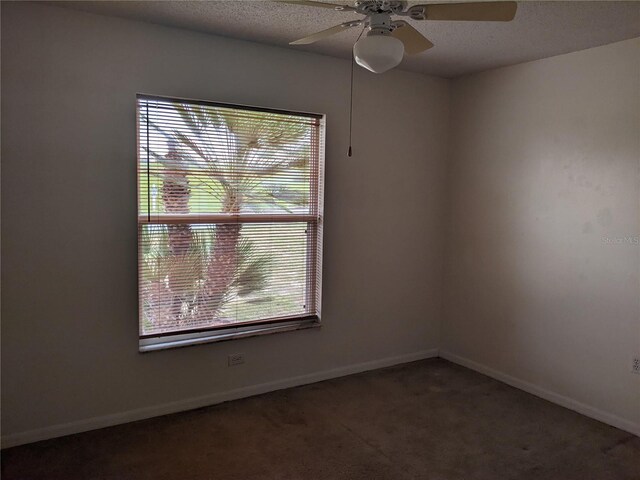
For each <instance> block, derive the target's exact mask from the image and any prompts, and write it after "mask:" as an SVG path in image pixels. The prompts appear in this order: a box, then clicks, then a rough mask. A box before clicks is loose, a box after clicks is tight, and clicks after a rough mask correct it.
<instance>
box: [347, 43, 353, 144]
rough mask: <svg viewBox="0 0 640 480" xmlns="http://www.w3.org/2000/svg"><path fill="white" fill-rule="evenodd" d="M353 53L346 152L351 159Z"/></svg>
mask: <svg viewBox="0 0 640 480" xmlns="http://www.w3.org/2000/svg"><path fill="white" fill-rule="evenodd" d="M353 63H354V60H353V52H352V53H351V90H350V92H349V150H348V151H347V156H348V157H351V155H352V151H351V131H352V123H353V67H354V65H353Z"/></svg>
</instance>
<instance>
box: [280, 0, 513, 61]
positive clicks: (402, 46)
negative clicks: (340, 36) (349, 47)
mask: <svg viewBox="0 0 640 480" xmlns="http://www.w3.org/2000/svg"><path fill="white" fill-rule="evenodd" d="M280 3H290V4H293V5H304V6H308V7H317V8H328V9H332V10H337V11H340V12H354V13H358V14H360V15H364V16H365V18H362V19H357V20H350V21H348V22H344V23H341V24H340V25H336V26H335V27H331V28H328V29H326V30H322V31H321V32H317V33H314V34H313V35H309V36H307V37H304V38H301V39H299V40H295V41H293V42H291V43H290V45H306V44H310V43H315V42H317V41H318V40H322V39H324V38H327V37H329V36H331V35H334V34H336V33H339V32H342V31H343V30H346V29H348V28H352V27H358V26H361V25H363V26H364V28H365V29H367V34H366V36H364V37H363V38H359V39H358V41H357V42H356V43H355V45H354V46H353V55H354V57H355V61H356V63H357V64H358V65H360V66H361V67H364V68H366V69H367V70H370V71H372V72H374V73H383V72H386V71H387V70H390V69H392V68H393V67H395V66H397V65H398V64H399V63H400V62H401V61H402V57H403V55H404V54H405V53H406V54H408V55H415V54H417V53H421V52H424V51H425V50H428V49H429V48H431V47H433V43H431V42H430V41H429V40H427V39H426V38H425V37H424V36H423V35H422V34H421V33H420V32H418V31H417V30H416V29H415V28H413V27H412V26H411V25H410V24H409V23H408V22H407V21H405V20H393V19H392V18H391V17H392V16H393V15H397V16H399V17H407V18H408V19H411V20H455V21H475V22H509V21H511V20H513V18H514V16H515V14H516V9H517V7H518V5H517V3H516V2H472V3H437V4H427V5H413V6H408V5H407V2H405V1H402V0H357V1H356V2H355V3H354V4H353V6H350V5H337V4H334V3H324V2H315V1H296V0H280ZM363 32H364V31H363Z"/></svg>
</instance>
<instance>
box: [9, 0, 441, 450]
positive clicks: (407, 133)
mask: <svg viewBox="0 0 640 480" xmlns="http://www.w3.org/2000/svg"><path fill="white" fill-rule="evenodd" d="M138 92H142V93H150V94H156V95H170V96H177V97H187V98H197V99H207V100H215V101H222V102H235V103H243V104H251V105H258V106H266V107H274V108H284V109H291V110H302V111H311V112H320V113H326V114H327V163H326V205H325V213H326V224H325V242H324V248H325V251H324V260H325V265H324V288H323V300H324V303H323V323H324V325H323V327H322V329H320V330H318V329H314V330H310V331H301V332H293V333H287V334H278V335H272V336H267V337H260V338H252V339H246V340H238V341H233V342H226V343H219V344H209V345H205V346H197V347H189V348H184V349H178V350H170V351H162V352H154V353H148V354H139V353H138V340H137V295H136V269H137V267H136V265H137V259H136V199H135V195H136V193H135V192H136V183H135V177H136V175H135V166H136V158H135V152H136V147H135V142H136V131H135V94H136V93H138ZM348 92H349V62H347V61H344V60H339V59H334V58H330V57H324V56H318V55H312V54H306V53H298V52H295V51H293V50H291V49H279V48H274V47H268V46H264V45H258V44H253V43H248V42H242V41H236V40H231V39H225V38H218V37H213V36H208V35H204V34H198V33H192V32H189V31H184V30H179V29H171V28H166V27H161V26H154V25H150V24H144V23H138V22H134V21H127V20H122V19H116V18H109V17H101V16H96V15H90V14H86V13H80V12H77V11H73V10H66V9H61V8H58V7H52V6H46V5H37V4H20V3H7V2H3V4H2V157H3V158H2V160H3V165H2V167H3V171H2V174H3V175H2V216H3V229H2V246H3V250H2V264H3V270H2V287H3V299H2V300H3V301H2V317H3V318H2V320H3V322H2V434H3V437H4V441H5V443H4V444H5V445H9V444H15V443H19V442H24V441H31V440H35V439H38V438H43V437H47V436H54V435H59V434H63V433H69V432H73V431H78V430H82V429H86V428H91V427H96V426H100V425H107V424H111V423H117V422H121V421H126V420H130V419H135V418H140V417H143V416H146V415H153V414H157V413H165V412H167V411H172V410H178V409H180V408H188V407H190V406H191V407H192V406H198V405H203V404H207V403H211V402H213V401H217V400H221V399H225V398H231V397H233V396H240V395H246V394H249V393H255V392H257V391H264V390H268V389H270V388H276V387H278V386H285V385H290V384H292V383H299V382H303V381H311V380H314V379H318V378H322V377H323V376H332V375H338V374H340V373H348V372H352V371H355V370H357V369H362V368H374V367H376V366H380V365H384V364H387V363H393V362H400V361H406V360H411V359H417V358H420V357H421V356H425V355H428V354H429V353H433V350H430V349H434V348H435V347H437V340H438V328H439V320H440V305H441V272H442V258H441V254H440V253H441V246H442V225H441V222H442V220H443V216H442V213H443V208H442V200H443V183H444V182H443V176H444V163H445V156H446V149H447V132H448V109H449V87H448V82H446V81H444V80H440V79H435V78H430V77H426V76H422V75H418V74H412V73H405V72H402V71H398V70H396V71H393V72H390V73H388V74H385V75H382V76H375V75H373V74H369V73H367V72H365V71H363V70H362V69H358V70H357V72H356V78H355V116H354V134H353V135H354V142H353V146H354V157H353V158H347V156H346V150H347V138H348V135H347V134H348V132H347V127H348ZM236 352H242V353H244V354H245V356H246V361H247V363H246V364H245V365H243V366H239V367H233V368H228V367H227V366H226V357H227V355H228V354H230V353H236ZM363 362H372V363H366V364H364V365H361V364H362V363H363ZM333 369H337V370H333ZM318 372H321V373H320V374H318V375H316V374H317V373H318ZM298 376H305V377H303V378H293V380H291V378H292V377H298ZM265 382H266V383H268V382H275V383H268V384H267V385H264V383H265ZM258 384H260V385H258ZM256 385H258V386H257V387H256ZM245 387H248V388H245ZM243 388H244V390H234V389H243ZM225 392H226V393H225ZM229 392H231V393H229ZM158 405H160V407H158Z"/></svg>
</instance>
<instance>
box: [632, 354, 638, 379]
mask: <svg viewBox="0 0 640 480" xmlns="http://www.w3.org/2000/svg"><path fill="white" fill-rule="evenodd" d="M631 372H632V373H635V374H637V375H640V355H634V356H633V358H632V359H631Z"/></svg>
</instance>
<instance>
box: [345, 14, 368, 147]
mask: <svg viewBox="0 0 640 480" xmlns="http://www.w3.org/2000/svg"><path fill="white" fill-rule="evenodd" d="M366 28H367V27H364V28H363V29H362V31H361V32H360V35H358V38H357V39H356V43H358V40H360V37H362V34H363V33H364V31H365V30H366ZM354 68H355V58H354V56H353V51H352V52H351V87H350V90H349V150H347V156H349V157H351V156H352V155H353V151H352V149H351V133H352V130H353V128H352V125H353V69H354Z"/></svg>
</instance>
